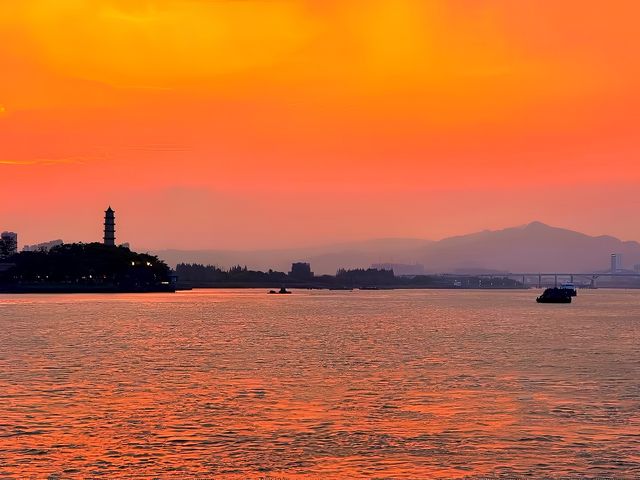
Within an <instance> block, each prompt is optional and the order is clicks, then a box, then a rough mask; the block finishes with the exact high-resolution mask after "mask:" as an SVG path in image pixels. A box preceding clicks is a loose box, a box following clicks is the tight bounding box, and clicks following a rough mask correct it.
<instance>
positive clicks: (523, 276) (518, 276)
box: [460, 272, 640, 288]
mask: <svg viewBox="0 0 640 480" xmlns="http://www.w3.org/2000/svg"><path fill="white" fill-rule="evenodd" d="M460 276H465V277H477V278H478V277H479V278H511V279H514V280H519V281H522V285H523V287H524V288H526V287H527V285H528V284H529V285H530V284H531V283H533V282H531V279H534V282H535V280H537V287H538V288H542V285H543V282H542V280H543V279H548V278H549V277H552V278H553V284H554V285H555V286H556V287H557V286H558V279H561V280H565V281H566V280H569V281H570V282H571V283H573V282H574V279H576V278H584V279H586V280H588V281H589V287H590V288H597V286H598V285H597V280H598V278H600V277H627V278H637V279H640V272H638V273H631V272H629V273H627V272H616V273H613V272H608V273H607V272H593V273H576V272H538V273H526V272H525V273H512V272H509V273H491V274H490V273H482V274H478V275H471V274H466V275H460ZM527 280H529V282H527Z"/></svg>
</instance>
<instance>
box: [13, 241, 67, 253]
mask: <svg viewBox="0 0 640 480" xmlns="http://www.w3.org/2000/svg"><path fill="white" fill-rule="evenodd" d="M63 243H64V242H63V241H62V240H51V241H50V242H42V243H36V244H35V245H25V246H24V248H23V249H22V251H24V252H48V251H49V250H51V249H52V248H53V247H57V246H59V245H62V244H63Z"/></svg>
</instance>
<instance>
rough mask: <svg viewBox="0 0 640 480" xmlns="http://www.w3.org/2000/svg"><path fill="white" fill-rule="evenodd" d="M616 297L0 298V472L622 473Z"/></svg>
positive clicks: (625, 340)
mask: <svg viewBox="0 0 640 480" xmlns="http://www.w3.org/2000/svg"><path fill="white" fill-rule="evenodd" d="M620 295H623V294H622V293H611V294H609V296H607V295H605V294H603V293H599V294H598V298H597V301H596V298H595V297H593V296H590V295H589V294H585V295H583V296H582V295H581V298H580V302H579V303H577V304H576V305H572V309H570V310H568V309H564V310H559V309H557V310H550V309H545V310H544V311H542V310H540V309H538V308H537V304H535V303H533V302H531V301H530V300H531V298H530V296H531V295H530V294H529V292H524V293H520V292H518V293H513V292H509V293H500V292H491V293H490V294H489V293H482V292H427V291H416V292H410V291H407V292H400V291H395V292H368V293H364V292H363V293H359V292H345V293H343V292H340V293H333V292H331V293H328V292H295V294H294V295H291V296H287V297H288V298H286V299H285V298H273V296H268V295H265V292H263V291H260V292H256V291H243V292H233V291H214V292H198V291H194V292H188V293H181V294H177V295H162V296H159V295H147V296H144V295H142V296H131V295H116V296H108V297H107V296H105V297H103V296H90V295H87V296H42V297H28V296H25V297H19V298H17V297H5V298H0V319H1V321H2V324H1V325H0V345H2V350H0V397H1V398H2V403H0V477H3V478H4V477H8V478H46V477H47V476H49V475H58V476H59V477H60V478H86V477H93V476H105V477H107V478H116V477H122V476H126V475H136V476H140V477H144V478H153V477H158V478H193V477H200V478H213V477H215V478H259V477H265V476H271V477H276V478H279V477H280V478H374V477H377V478H465V477H470V476H482V475H486V476H496V475H535V476H559V475H565V476H571V475H574V476H579V475H584V474H586V473H588V474H589V475H596V474H611V472H613V473H618V474H620V476H629V475H631V476H633V475H635V474H636V473H638V474H640V459H639V458H638V453H637V452H638V451H640V448H638V447H639V446H640V439H639V437H638V435H637V432H638V431H639V428H638V427H639V422H640V418H639V409H638V403H637V398H638V393H639V392H640V385H639V383H638V382H639V376H638V375H637V373H638V370H637V365H638V364H639V361H640V358H639V357H638V355H640V354H639V353H638V351H637V348H636V343H635V342H636V341H637V339H638V325H637V322H635V321H633V320H632V319H633V318H637V317H634V316H635V315H637V314H638V313H640V301H638V300H635V297H633V298H629V297H620ZM634 302H635V303H634ZM573 307H575V308H573ZM496 312H498V313H496ZM605 325H606V334H604V333H603V331H604V330H605ZM567 358H570V359H571V360H570V361H567Z"/></svg>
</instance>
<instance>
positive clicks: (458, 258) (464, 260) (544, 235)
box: [417, 222, 640, 272]
mask: <svg viewBox="0 0 640 480" xmlns="http://www.w3.org/2000/svg"><path fill="white" fill-rule="evenodd" d="M612 253H621V254H622V260H623V266H624V267H626V268H632V266H633V265H634V264H638V263H640V244H639V243H638V242H623V241H621V240H618V239H617V238H614V237H610V236H599V237H591V236H589V235H585V234H582V233H578V232H574V231H572V230H566V229H563V228H556V227H551V226H549V225H545V224H543V223H540V222H532V223H529V224H528V225H524V226H521V227H513V228H506V229H504V230H497V231H488V230H487V231H483V232H478V233H473V234H470V235H462V236H457V237H450V238H445V239H443V240H440V241H439V242H434V243H433V244H431V245H429V246H428V247H427V248H425V249H424V250H423V252H422V255H420V256H419V258H418V259H417V261H419V262H420V263H423V264H424V265H425V266H426V267H427V269H428V270H430V271H441V272H445V271H447V272H448V271H454V270H458V271H464V270H482V269H491V270H498V271H511V272H525V271H526V272H540V271H547V272H553V271H560V270H564V271H570V272H592V271H603V270H608V269H609V266H610V258H611V254H612Z"/></svg>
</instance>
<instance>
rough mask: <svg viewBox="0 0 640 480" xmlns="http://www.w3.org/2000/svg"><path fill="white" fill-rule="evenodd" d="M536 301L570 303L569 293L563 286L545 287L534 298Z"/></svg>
mask: <svg viewBox="0 0 640 480" xmlns="http://www.w3.org/2000/svg"><path fill="white" fill-rule="evenodd" d="M536 302H538V303H571V294H570V293H568V290H566V289H564V288H547V289H546V290H545V291H544V292H542V295H540V296H539V297H538V298H536Z"/></svg>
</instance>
